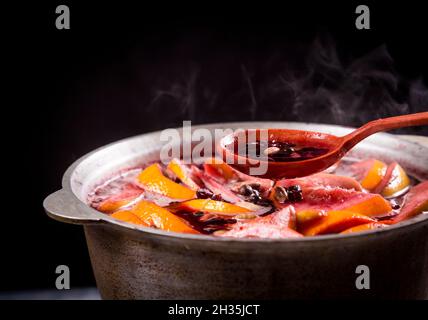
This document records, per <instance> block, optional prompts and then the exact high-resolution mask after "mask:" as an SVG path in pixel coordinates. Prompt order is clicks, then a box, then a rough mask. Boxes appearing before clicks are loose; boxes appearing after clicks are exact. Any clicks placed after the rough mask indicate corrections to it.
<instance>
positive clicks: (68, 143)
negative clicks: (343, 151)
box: [0, 1, 428, 291]
mask: <svg viewBox="0 0 428 320" xmlns="http://www.w3.org/2000/svg"><path fill="white" fill-rule="evenodd" d="M343 2H345V1H343ZM346 2H347V3H346V4H336V3H334V2H328V1H322V3H318V2H316V3H317V4H315V3H309V2H306V1H304V2H302V1H298V2H295V1H293V2H288V1H281V2H277V3H274V2H268V1H261V2H256V3H250V2H234V4H233V5H232V4H231V3H230V2H223V3H222V2H218V1H206V2H205V1H204V2H199V3H198V4H195V3H188V4H182V3H177V2H175V4H170V3H168V2H157V3H156V4H153V3H151V4H150V3H144V4H140V5H139V6H137V5H136V4H134V3H132V2H129V3H126V2H124V1H120V2H117V3H116V4H106V3H101V2H100V3H93V4H92V5H89V4H88V3H87V2H83V1H80V2H76V1H52V2H48V3H44V4H38V5H37V6H35V5H34V4H33V5H32V6H31V8H29V7H25V5H24V4H22V7H21V8H16V9H11V10H10V11H7V12H6V11H5V12H4V13H6V14H10V15H12V16H13V15H16V16H18V17H20V18H19V19H15V20H13V22H11V23H10V25H9V28H7V29H6V31H7V32H8V33H9V36H10V37H11V40H12V45H11V46H8V47H7V51H8V52H10V53H11V55H12V57H11V58H10V60H7V61H5V62H6V63H7V64H9V66H12V67H13V69H14V77H11V78H10V79H9V78H8V80H9V83H10V84H13V89H12V90H11V92H12V93H13V100H12V101H13V102H12V103H10V104H6V103H5V108H4V109H5V111H6V110H7V112H8V113H10V117H9V114H7V115H6V116H5V117H4V118H3V123H4V126H3V129H5V128H8V129H7V130H6V132H5V133H4V137H5V138H6V139H5V140H7V142H9V143H6V144H5V149H6V150H5V153H6V155H8V158H11V159H12V161H11V164H9V165H8V167H7V169H6V170H5V171H6V172H5V180H6V182H5V185H6V186H7V188H8V191H7V193H5V195H6V197H5V198H4V199H3V203H4V210H5V211H4V213H3V216H4V218H3V219H2V220H3V221H2V222H3V223H2V230H1V241H2V243H3V246H2V247H3V253H2V259H1V263H0V291H10V290H21V289H34V288H53V287H54V281H55V276H56V275H55V273H54V271H55V267H56V266H57V265H59V264H66V265H68V266H69V267H70V269H71V285H72V287H78V286H89V285H93V284H94V280H93V276H92V272H91V268H90V263H89V260H88V254H87V249H86V245H85V240H84V237H83V232H82V230H81V228H80V227H78V226H72V225H65V224H61V223H59V222H56V221H53V220H50V219H49V218H48V217H47V216H46V215H45V213H44V211H43V208H42V201H43V199H44V197H46V196H47V195H48V194H50V193H51V192H53V191H56V190H57V189H59V188H60V182H61V176H62V174H63V172H64V171H65V169H66V168H67V167H68V166H69V165H70V164H71V163H72V162H73V161H74V160H76V159H77V158H78V157H80V156H82V155H83V154H85V153H87V152H89V151H91V150H93V149H94V148H97V147H99V146H102V145H104V144H107V143H109V142H112V141H115V140H117V139H120V138H125V137H127V136H131V135H135V134H139V133H143V132H149V131H153V130H160V129H163V128H166V127H176V126H180V125H181V124H182V121H183V120H192V121H193V123H194V124H198V123H208V122H221V121H240V120H242V121H245V120H290V121H299V120H304V121H316V122H325V123H337V124H344V125H353V126H358V125H360V124H361V123H362V122H363V121H365V120H370V119H375V118H377V117H380V116H388V115H396V114H400V113H403V112H416V111H426V110H427V109H428V97H427V91H424V88H423V86H424V85H426V77H427V76H428V73H427V72H426V70H427V68H426V67H427V60H428V50H427V47H426V34H427V31H428V26H427V22H426V21H427V20H426V17H425V13H426V11H425V10H424V8H423V7H422V6H421V5H417V4H416V3H411V2H409V1H406V2H405V3H402V4H401V5H398V4H391V3H384V4H381V3H380V2H378V1H377V2H376V4H372V3H370V2H365V4H368V5H369V7H370V9H371V30H357V29H356V28H355V24H354V23H355V18H356V14H355V8H356V6H357V4H360V3H355V2H350V1H346ZM60 4H67V5H69V7H70V11H71V29H70V30H57V29H56V28H55V19H56V14H55V8H56V6H57V5H60ZM21 14H22V15H21ZM24 17H25V18H24ZM17 20H18V21H17ZM15 30H16V31H15ZM15 32H16V33H15ZM320 44H321V45H320ZM382 45H383V47H382ZM373 50H375V51H374V52H375V53H374V54H370V52H373ZM386 52H388V53H389V55H390V57H391V59H392V60H393V65H394V67H393V68H392V67H391V66H392V62H391V61H392V60H389V58H388V55H387V54H386ZM335 54H337V56H338V60H339V61H340V63H331V61H330V59H329V58H331V57H335ZM367 54H368V57H372V58H368V60H367V59H366V60H365V59H363V60H362V62H359V63H357V64H356V66H355V67H354V69H352V68H351V69H349V68H348V66H350V65H352V61H355V60H357V61H361V59H360V60H358V59H359V58H361V57H362V56H367ZM373 57H374V58H373ZM385 61H386V62H385ZM339 65H341V66H340V67H338V66H339ZM377 70H382V71H383V72H380V73H378V72H377ZM385 70H386V71H385ZM293 73H296V74H298V75H299V76H298V77H297V78H298V79H300V80H301V79H305V80H304V81H303V84H302V82H299V81H297V83H299V85H300V86H298V87H297V89H296V91H297V92H299V90H304V93H305V97H306V96H308V97H309V98H308V99H307V100H305V101H304V103H303V104H302V105H301V108H299V107H294V108H293V107H292V105H293V97H292V95H291V96H290V91H289V89H287V88H289V84H290V82H287V81H288V80H289V78H287V77H289V76H290V74H293ZM361 73H362V76H361ZM355 75H357V78H353V77H354V76H355ZM358 75H359V76H358ZM284 79H285V80H284ZM287 79H288V80H287ZM418 81H419V82H418ZM291 83H293V84H296V81H294V82H291ZM343 83H345V84H346V85H345V86H342V85H341V84H343ZM350 87H351V89H350ZM319 88H322V89H323V90H321V92H322V94H321V95H319V94H320V93H319V92H320V91H319V90H318V89H319ZM354 88H357V89H358V90H357V91H355V90H354ZM373 88H374V89H373ZM409 88H413V89H412V90H410V89H409ZM328 97H336V98H338V99H339V101H341V102H342V105H341V108H340V110H342V111H343V112H344V115H343V116H337V114H336V113H335V110H336V109H334V108H333V107H332V106H331V104H330V102H329V101H324V100H323V99H326V98H328ZM357 98H358V99H359V100H358V103H357V104H355V103H354V104H353V102H355V101H354V100H355V99H357ZM327 100H328V99H327ZM319 101H321V102H319ZM294 102H295V101H294ZM345 102H346V103H345ZM348 103H349V107H347V105H348ZM424 103H425V104H424ZM351 105H352V106H353V107H350V106H351ZM347 108H349V109H347ZM9 119H10V120H9ZM400 132H402V133H414V134H424V135H427V134H428V132H427V128H426V127H425V128H410V129H404V130H401V131H400ZM9 155H12V156H11V157H9Z"/></svg>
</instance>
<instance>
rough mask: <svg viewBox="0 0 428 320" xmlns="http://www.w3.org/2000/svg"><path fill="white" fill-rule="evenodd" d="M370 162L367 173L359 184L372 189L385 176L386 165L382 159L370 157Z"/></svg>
mask: <svg viewBox="0 0 428 320" xmlns="http://www.w3.org/2000/svg"><path fill="white" fill-rule="evenodd" d="M371 161H372V164H371V167H370V169H369V170H368V172H367V174H366V175H365V177H364V178H363V180H361V186H362V187H363V188H364V189H366V190H369V191H371V190H373V189H374V188H376V186H377V185H378V184H379V183H380V182H381V181H382V179H383V177H384V176H385V173H386V169H387V165H386V164H385V163H383V162H382V161H379V160H376V159H372V160H371Z"/></svg>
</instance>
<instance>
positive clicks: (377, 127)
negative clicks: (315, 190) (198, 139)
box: [217, 112, 428, 179]
mask: <svg viewBox="0 0 428 320" xmlns="http://www.w3.org/2000/svg"><path fill="white" fill-rule="evenodd" d="M418 125H428V112H420V113H414V114H408V115H403V116H397V117H390V118H385V119H378V120H374V121H371V122H368V123H367V124H365V125H364V126H362V127H360V128H358V129H356V130H354V131H353V132H351V133H349V134H347V135H345V136H342V137H338V136H335V135H331V134H326V133H320V132H314V131H304V130H289V129H246V130H242V131H237V132H234V133H232V134H229V135H226V136H225V137H223V138H222V139H221V140H220V141H219V143H218V145H217V151H218V152H219V154H220V155H221V157H222V158H223V161H225V162H226V163H228V164H229V165H231V166H232V167H234V168H235V169H237V170H239V171H241V172H243V173H246V174H250V175H257V176H260V177H263V178H270V179H281V178H296V177H303V176H307V175H310V174H313V173H317V172H320V171H323V170H325V169H327V168H328V167H330V166H332V165H333V164H335V163H336V162H338V161H339V160H340V159H341V158H342V157H343V156H344V155H345V154H346V153H347V152H348V151H349V150H350V149H352V148H353V147H354V146H355V145H356V144H357V143H359V142H360V141H361V140H363V139H365V138H367V137H368V136H370V135H372V134H374V133H376V132H380V131H387V130H391V129H396V128H402V127H409V126H418ZM266 140H267V141H266ZM243 141H244V143H247V142H249V141H250V142H260V141H265V142H272V141H275V142H279V143H291V144H294V145H300V146H305V147H315V148H323V149H327V150H328V151H327V153H325V154H323V155H320V156H316V157H314V158H310V159H305V160H300V161H270V160H268V157H266V156H265V157H263V156H262V155H260V157H257V158H254V157H248V155H242V154H240V153H239V152H238V151H237V150H238V149H239V148H240V147H241V146H240V144H241V143H242V142H243Z"/></svg>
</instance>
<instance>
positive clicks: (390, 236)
mask: <svg viewBox="0 0 428 320" xmlns="http://www.w3.org/2000/svg"><path fill="white" fill-rule="evenodd" d="M197 128H206V129H209V130H214V129H215V128H232V129H236V128H243V129H245V128H290V129H303V130H313V131H321V132H326V133H331V134H334V135H338V136H340V135H344V134H346V133H348V132H350V130H351V129H350V128H344V127H339V126H333V125H319V124H305V123H290V122H288V123H287V122H244V123H227V124H213V125H204V126H196V127H193V130H194V129H197ZM164 143H165V142H161V141H160V132H154V133H148V134H143V135H140V136H136V137H132V138H128V139H125V140H121V141H118V142H116V143H113V144H110V145H107V146H105V147H102V148H100V149H98V150H95V151H93V152H91V153H89V154H88V155H86V156H84V157H82V158H81V159H79V160H78V161H76V162H75V163H74V164H73V165H72V166H71V167H70V168H69V169H68V170H67V171H66V173H65V174H64V177H63V183H62V186H63V188H62V189H61V190H59V191H57V192H55V193H53V194H51V195H50V196H48V197H47V198H46V199H45V201H44V207H45V209H46V212H47V213H48V215H49V216H51V217H52V218H54V219H57V220H59V221H62V222H67V223H74V224H79V225H83V227H84V231H85V235H86V239H87V244H88V249H89V254H90V257H91V262H92V267H93V271H94V274H95V278H96V282H97V286H98V288H99V290H100V293H101V296H102V297H103V298H105V299H301V298H303V299H312V298H315V299H320V298H358V299H426V298H428V215H426V214H422V215H419V216H417V217H415V218H413V219H411V220H408V221H404V222H402V223H400V224H397V225H394V226H391V227H388V228H384V229H378V230H373V231H366V232H362V233H358V234H349V235H324V236H317V237H305V238H301V239H300V238H299V239H284V240H270V239H227V238H215V237H211V236H199V235H190V234H178V233H173V232H164V231H161V230H156V229H152V228H146V227H138V226H135V225H130V224H127V223H124V222H120V221H117V220H114V219H112V218H110V217H109V216H107V215H104V214H102V213H100V212H98V211H96V210H94V209H92V208H91V207H89V206H88V205H87V204H86V197H87V194H88V192H89V191H90V190H91V189H92V188H93V187H94V186H95V185H96V184H97V183H99V182H100V181H102V179H103V177H107V176H109V175H111V174H112V173H114V172H117V171H119V170H121V169H124V168H129V167H133V166H136V165H139V164H142V163H144V162H148V161H154V160H157V159H158V158H159V150H160V148H161V146H162V145H163V144H164ZM349 156H351V157H356V158H363V157H364V158H367V157H376V158H379V159H382V160H384V161H387V162H390V161H394V160H395V161H398V162H399V163H400V164H402V166H403V167H404V168H405V169H406V170H407V172H408V173H409V174H411V175H412V176H413V177H415V178H417V179H420V180H426V179H427V178H428V149H427V148H424V147H422V146H421V145H418V144H414V143H411V142H407V141H404V140H400V139H399V138H396V137H395V136H393V135H390V134H376V135H374V136H372V137H370V138H368V139H367V140H365V141H364V142H362V143H361V144H359V145H358V146H357V147H355V148H354V149H353V150H352V151H351V152H350V154H349ZM358 266H364V267H362V269H363V270H365V271H364V275H365V277H366V278H365V280H364V283H365V285H366V287H368V286H369V289H364V288H363V289H361V287H360V289H359V286H358V285H357V283H358V282H359V281H360V280H361V278H360V279H359V278H358V277H359V276H360V274H358V273H357V271H359V270H360V269H359V268H358ZM360 268H361V267H360ZM367 271H368V273H367ZM367 275H368V276H369V277H368V278H367ZM367 279H369V282H367ZM367 284H368V286H367Z"/></svg>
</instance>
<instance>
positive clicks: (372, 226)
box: [341, 222, 387, 234]
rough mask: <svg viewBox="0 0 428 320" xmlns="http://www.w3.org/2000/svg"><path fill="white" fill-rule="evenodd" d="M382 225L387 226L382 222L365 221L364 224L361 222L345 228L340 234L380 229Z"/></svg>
mask: <svg viewBox="0 0 428 320" xmlns="http://www.w3.org/2000/svg"><path fill="white" fill-rule="evenodd" d="M384 227H387V225H386V224H383V223H379V222H370V223H365V224H361V225H359V226H356V227H352V228H349V229H346V230H345V231H342V232H341V234H349V233H355V232H362V231H367V230H375V229H380V228H384Z"/></svg>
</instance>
